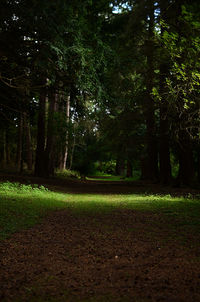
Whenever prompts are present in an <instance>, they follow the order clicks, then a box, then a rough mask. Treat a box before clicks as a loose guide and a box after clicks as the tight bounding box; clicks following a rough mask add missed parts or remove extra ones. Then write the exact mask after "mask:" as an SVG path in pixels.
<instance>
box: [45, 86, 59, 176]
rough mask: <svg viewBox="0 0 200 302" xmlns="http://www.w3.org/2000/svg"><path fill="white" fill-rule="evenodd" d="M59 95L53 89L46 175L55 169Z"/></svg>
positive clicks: (50, 105)
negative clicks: (55, 129) (56, 112)
mask: <svg viewBox="0 0 200 302" xmlns="http://www.w3.org/2000/svg"><path fill="white" fill-rule="evenodd" d="M57 98H58V95H57V94H56V93H55V92H54V91H51V92H50V95H49V112H48V125H47V143H46V149H45V161H44V162H45V176H46V177H49V176H53V175H54V169H55V155H56V154H55V153H56V151H55V150H54V147H55V134H54V133H55V131H54V127H55V120H54V118H55V116H54V115H55V111H56V106H57Z"/></svg>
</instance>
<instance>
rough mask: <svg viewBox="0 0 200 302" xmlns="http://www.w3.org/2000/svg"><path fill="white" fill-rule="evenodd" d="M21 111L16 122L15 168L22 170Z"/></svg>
mask: <svg viewBox="0 0 200 302" xmlns="http://www.w3.org/2000/svg"><path fill="white" fill-rule="evenodd" d="M22 149H23V113H20V116H19V123H18V139H17V170H18V172H22V170H23V159H22V152H23V150H22Z"/></svg>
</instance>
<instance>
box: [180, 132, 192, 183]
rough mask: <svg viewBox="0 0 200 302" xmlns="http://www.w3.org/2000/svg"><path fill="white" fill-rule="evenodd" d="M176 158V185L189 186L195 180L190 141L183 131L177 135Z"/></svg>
mask: <svg viewBox="0 0 200 302" xmlns="http://www.w3.org/2000/svg"><path fill="white" fill-rule="evenodd" d="M178 158H179V173H178V177H177V185H178V186H182V185H183V186H188V185H191V184H192V182H193V181H194V179H195V170H194V156H193V151H192V145H191V140H190V138H189V137H188V134H187V133H185V131H180V134H179V147H178Z"/></svg>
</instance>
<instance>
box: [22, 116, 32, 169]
mask: <svg viewBox="0 0 200 302" xmlns="http://www.w3.org/2000/svg"><path fill="white" fill-rule="evenodd" d="M24 130H25V135H26V163H27V167H28V170H29V171H31V170H32V164H33V151H32V142H31V130H30V122H29V119H28V117H27V114H26V113H24Z"/></svg>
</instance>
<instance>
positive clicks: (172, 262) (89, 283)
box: [0, 182, 200, 302]
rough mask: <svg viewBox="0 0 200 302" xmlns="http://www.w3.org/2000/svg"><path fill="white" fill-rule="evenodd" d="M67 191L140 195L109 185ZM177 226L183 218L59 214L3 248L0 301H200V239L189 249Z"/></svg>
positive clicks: (189, 237)
mask: <svg viewBox="0 0 200 302" xmlns="http://www.w3.org/2000/svg"><path fill="white" fill-rule="evenodd" d="M52 185H53V183H52V184H51V186H52ZM54 186H55V188H58V187H59V188H61V184H54ZM137 188H138V191H141V188H140V189H139V187H137V186H136V187H135V191H137ZM63 190H68V191H69V190H71V192H72V191H73V192H74V193H81V192H82V193H83V192H87V193H90V192H91V193H93V192H94V191H95V193H97V192H98V191H99V193H105V194H106V193H117V192H118V191H120V193H123V192H124V193H125V192H133V191H134V189H133V186H132V187H131V186H130V185H129V184H121V185H120V184H118V185H116V184H115V185H114V184H112V183H110V184H109V183H108V184H106V185H105V186H103V185H102V183H101V182H98V183H95V184H94V183H89V182H88V183H85V184H84V183H79V184H78V183H77V184H76V182H75V184H74V185H69V188H68V189H67V188H66V187H65V188H64V189H63ZM142 190H143V188H142ZM177 219H178V218H177ZM177 222H178V221H177ZM170 226H176V218H174V217H173V218H171V220H170V218H169V217H166V216H164V215H162V214H159V213H154V212H139V211H133V210H125V209H123V210H122V209H120V210H115V211H113V212H110V213H107V214H99V215H98V214H90V215H88V214H87V215H86V214H76V213H75V212H72V211H70V210H62V211H57V212H54V213H52V214H51V215H50V216H49V217H47V218H46V219H45V220H44V221H43V222H42V223H41V224H38V225H36V226H34V227H33V228H31V229H29V230H24V231H21V232H19V233H16V234H14V235H13V236H12V237H11V238H9V239H7V240H5V241H2V242H1V243H0V301H2V302H8V301H12V302H13V301H38V302H40V301H42V302H44V301H45V302H46V301H54V302H55V301H60V302H64V301H65V302H68V301H69V302H76V301H81V302H82V301H84V302H86V301H87V302H89V301H92V302H93V301H99V302H100V301H104V302H105V301H108V302H109V301H112V302H113V301H124V302H125V301H132V302H146V301H152V302H153V301H155V302H159V301H165V302H166V301H169V302H190V301H193V302H198V301H200V246H199V240H200V234H193V233H190V232H188V234H185V236H186V241H185V243H184V244H183V243H182V242H181V240H180V238H179V236H178V228H177V229H176V232H177V233H176V234H175V236H172V234H173V232H174V229H172V228H171V227H170Z"/></svg>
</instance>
